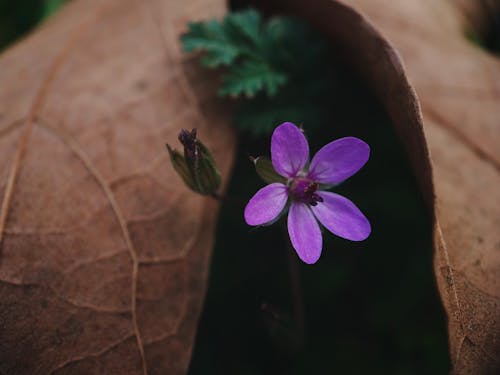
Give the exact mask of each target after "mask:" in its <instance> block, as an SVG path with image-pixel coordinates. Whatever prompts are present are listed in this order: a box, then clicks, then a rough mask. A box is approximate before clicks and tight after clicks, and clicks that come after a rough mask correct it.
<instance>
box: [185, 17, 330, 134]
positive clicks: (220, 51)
mask: <svg viewBox="0 0 500 375" xmlns="http://www.w3.org/2000/svg"><path fill="white" fill-rule="evenodd" d="M182 43H183V46H184V49H185V50H186V51H201V52H203V54H204V55H203V57H202V59H201V63H202V65H204V66H206V67H209V68H215V67H219V66H224V67H225V69H224V70H223V73H222V77H221V87H220V89H219V95H221V96H225V97H231V98H235V99H238V103H237V106H236V112H235V123H236V124H237V126H238V127H239V128H240V129H242V130H244V131H248V133H249V134H253V135H261V134H265V133H269V132H271V131H272V129H273V128H274V127H275V126H276V125H278V124H280V123H282V122H284V121H292V122H296V123H306V124H307V127H308V128H309V129H311V128H315V127H319V125H320V124H322V123H324V122H325V121H327V119H328V117H329V116H328V113H329V112H330V111H331V102H329V101H327V100H325V98H328V97H331V92H332V90H331V89H332V87H333V86H334V82H333V79H332V78H334V77H332V75H331V74H330V73H331V66H333V64H332V61H331V56H330V54H329V51H328V48H327V44H326V43H325V41H324V40H323V39H322V38H321V37H319V36H318V35H316V34H314V33H313V32H312V31H311V30H310V28H309V27H308V26H307V24H306V23H304V22H302V21H299V20H296V19H293V18H287V17H274V18H271V19H269V20H266V21H263V20H262V17H261V16H260V15H259V13H258V12H257V11H255V10H252V9H249V10H245V11H240V12H233V13H230V14H228V15H227V16H226V17H225V18H224V20H223V21H221V22H219V21H214V20H212V21H208V22H198V23H192V24H190V25H189V32H188V33H187V34H185V35H183V36H182Z"/></svg>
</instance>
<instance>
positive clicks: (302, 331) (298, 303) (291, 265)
mask: <svg viewBox="0 0 500 375" xmlns="http://www.w3.org/2000/svg"><path fill="white" fill-rule="evenodd" d="M285 241H286V244H287V246H286V247H287V258H288V276H289V278H290V290H291V295H292V306H293V315H294V319H295V323H296V325H297V336H298V343H299V347H302V346H303V344H304V342H305V340H306V323H305V312H304V298H303V293H302V282H301V278H300V269H299V264H298V261H297V256H296V254H295V250H294V249H293V247H292V246H291V244H290V240H289V238H288V232H287V231H286V229H285Z"/></svg>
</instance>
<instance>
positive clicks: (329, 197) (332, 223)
mask: <svg viewBox="0 0 500 375" xmlns="http://www.w3.org/2000/svg"><path fill="white" fill-rule="evenodd" d="M317 194H318V195H319V196H320V197H321V198H323V202H321V203H318V205H317V206H313V207H311V209H312V211H313V213H314V215H315V216H316V217H317V218H318V220H319V221H320V222H321V224H323V225H324V226H325V227H326V229H328V230H329V231H330V232H332V233H333V234H336V235H337V236H339V237H342V238H345V239H348V240H351V241H363V240H364V239H366V238H367V237H368V236H369V235H370V232H371V226H370V222H369V221H368V219H367V218H366V217H365V215H363V213H362V212H361V211H360V210H359V208H358V207H356V205H355V204H354V203H352V202H351V201H350V200H349V199H347V198H344V197H343V196H341V195H338V194H335V193H330V192H328V191H318V192H317Z"/></svg>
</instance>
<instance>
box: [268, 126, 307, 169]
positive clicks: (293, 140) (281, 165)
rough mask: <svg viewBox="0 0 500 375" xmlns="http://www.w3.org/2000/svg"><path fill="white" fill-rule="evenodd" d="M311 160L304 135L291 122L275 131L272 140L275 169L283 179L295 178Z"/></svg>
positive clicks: (272, 157)
mask: <svg viewBox="0 0 500 375" xmlns="http://www.w3.org/2000/svg"><path fill="white" fill-rule="evenodd" d="M308 159H309V144H308V143H307V139H306V137H305V136H304V134H303V133H302V132H301V131H300V129H299V128H298V127H296V126H295V125H294V124H292V123H291V122H284V123H283V124H281V125H280V126H278V127H277V128H276V129H274V132H273V136H272V138H271V160H272V162H273V167H274V169H275V170H276V172H278V173H279V174H280V175H282V176H283V177H294V176H295V175H296V174H297V173H298V172H299V171H300V170H301V169H302V168H304V166H305V165H306V163H307V160H308Z"/></svg>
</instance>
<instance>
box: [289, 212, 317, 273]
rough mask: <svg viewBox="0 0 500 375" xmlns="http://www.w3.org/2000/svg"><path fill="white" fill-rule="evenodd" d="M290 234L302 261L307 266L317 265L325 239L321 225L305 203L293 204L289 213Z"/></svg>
mask: <svg viewBox="0 0 500 375" xmlns="http://www.w3.org/2000/svg"><path fill="white" fill-rule="evenodd" d="M288 234H289V235H290V240H291V241H292V245H293V247H294V249H295V251H297V254H298V255H299V257H300V259H302V261H304V262H305V263H307V264H313V263H316V262H317V260H318V259H319V256H320V255H321V248H322V246H323V238H322V237H321V230H320V228H319V224H318V222H317V221H316V219H315V218H314V215H313V214H312V212H311V210H310V209H309V207H307V205H306V204H304V203H296V202H294V203H292V205H291V206H290V211H289V213H288Z"/></svg>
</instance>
